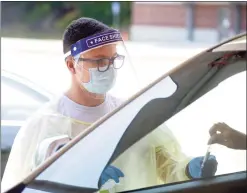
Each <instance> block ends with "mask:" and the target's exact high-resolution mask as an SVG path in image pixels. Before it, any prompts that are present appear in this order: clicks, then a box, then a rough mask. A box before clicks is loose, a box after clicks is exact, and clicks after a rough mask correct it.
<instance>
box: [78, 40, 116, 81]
mask: <svg viewBox="0 0 247 193" xmlns="http://www.w3.org/2000/svg"><path fill="white" fill-rule="evenodd" d="M116 54H117V49H116V45H112V44H110V45H106V46H102V47H99V48H96V49H93V50H91V51H89V52H86V53H83V54H81V55H80V58H81V59H82V60H80V59H79V60H78V63H77V65H75V69H76V73H78V75H79V77H80V80H81V81H82V82H85V83H87V82H89V81H90V74H89V69H90V68H100V67H107V66H108V65H109V64H108V63H107V62H100V63H99V62H96V61H97V60H98V59H102V58H112V57H114V56H115V55H116ZM84 59H85V60H84ZM87 59H89V60H87Z"/></svg>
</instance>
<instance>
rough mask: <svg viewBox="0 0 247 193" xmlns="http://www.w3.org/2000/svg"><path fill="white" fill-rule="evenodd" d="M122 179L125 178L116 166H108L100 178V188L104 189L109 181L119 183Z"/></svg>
mask: <svg viewBox="0 0 247 193" xmlns="http://www.w3.org/2000/svg"><path fill="white" fill-rule="evenodd" d="M121 177H124V174H123V172H122V171H121V170H119V169H118V168H116V167H114V166H108V167H107V168H106V169H105V170H104V171H103V173H102V174H101V176H100V179H99V188H100V187H102V186H103V185H104V184H105V183H106V182H107V181H108V180H114V181H115V182H116V183H119V178H121Z"/></svg>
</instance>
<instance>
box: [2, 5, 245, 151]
mask: <svg viewBox="0 0 247 193" xmlns="http://www.w3.org/2000/svg"><path fill="white" fill-rule="evenodd" d="M1 16H2V20H1V36H2V37H1V67H2V69H4V70H7V71H8V72H13V73H15V74H17V75H20V76H21V77H22V78H25V79H28V80H30V81H32V82H33V83H34V85H33V87H34V88H38V87H43V88H44V89H45V90H47V91H48V92H52V93H54V94H60V93H62V92H63V91H65V90H66V88H67V87H68V86H69V84H70V77H69V73H68V70H67V68H66V65H65V62H64V57H63V52H62V41H61V40H62V34H63V31H64V29H65V27H66V26H67V25H68V24H69V23H70V22H71V21H72V20H74V19H77V18H79V17H92V18H95V19H98V20H99V21H102V22H104V23H105V24H107V25H110V26H112V27H114V28H117V29H119V30H120V31H121V32H122V36H123V38H124V40H125V44H126V47H127V49H128V53H129V55H130V57H131V61H132V63H133V67H134V69H135V70H136V71H137V74H138V76H139V77H138V78H139V80H140V81H141V82H142V84H143V85H146V84H148V83H150V82H151V81H152V80H155V79H157V78H158V77H159V76H161V75H162V74H164V73H165V72H167V71H168V70H170V69H172V68H174V67H175V66H176V65H178V64H180V63H181V62H183V61H185V60H186V59H188V58H190V57H192V56H193V55H195V54H196V53H198V52H200V51H202V50H204V49H206V48H209V47H210V46H212V45H214V44H216V43H218V42H220V41H223V40H225V39H227V38H229V37H231V36H234V35H236V34H239V33H241V32H244V31H245V30H246V3H245V2H243V3H241V2H204V3H203V2H190V3H189V2H183V3H182V2H94V1H91V2H52V1H50V2H39V1H36V2H29V1H26V2H1ZM2 88H3V89H4V88H5V87H4V86H3V87H2ZM18 89H19V88H17V90H18ZM123 89H124V88H123ZM17 90H15V88H14V89H13V88H9V87H8V86H6V90H5V91H4V90H2V93H5V99H6V101H7V99H8V100H10V101H9V103H8V104H7V103H6V104H3V103H2V106H3V105H7V106H8V105H17V106H18V105H19V106H20V104H19V103H21V105H22V106H28V107H29V106H30V109H31V110H30V109H29V108H27V109H25V112H24V111H11V112H10V111H8V113H7V111H6V112H5V111H2V119H3V117H4V115H5V121H9V120H12V119H11V118H9V117H11V116H10V115H14V117H18V116H19V114H21V113H22V115H23V113H24V115H25V116H24V118H26V117H28V116H29V115H30V114H31V113H32V112H33V111H32V110H33V109H32V108H33V106H32V105H36V106H37V107H38V106H39V105H41V104H43V103H42V100H41V101H38V102H37V101H35V100H34V101H32V99H31V98H30V96H28V94H27V93H22V91H20V90H18V91H17ZM35 92H36V91H35ZM122 92H124V91H123V90H122ZM8 93H9V95H7V94H8ZM16 97H17V98H18V97H19V100H20V101H19V103H18V101H16V100H17V98H16ZM3 99H4V97H3ZM2 102H3V101H2ZM31 106H32V107H31ZM36 106H35V107H36ZM34 109H35V108H34ZM8 110H10V108H9V109H8ZM29 110H30V111H29ZM4 113H5V114H4ZM11 113H12V114H11ZM18 113H19V114H18ZM24 118H23V117H22V118H21V119H20V120H21V121H23V120H25V119H24ZM18 121H19V120H18ZM170 124H171V126H173V125H172V122H171V123H170ZM174 127H175V126H174ZM180 129H181V128H180ZM206 129H208V128H206ZM175 130H176V128H175V129H174V131H175ZM2 131H3V130H2ZM11 131H13V132H16V131H17V130H16V128H15V130H14V129H13V130H11ZM178 133H179V132H178ZM180 135H181V136H186V135H184V134H181V133H180ZM180 135H179V134H178V135H177V137H178V138H179V137H180ZM2 136H3V133H2ZM9 136H10V135H9ZM7 137H8V136H7ZM7 137H6V138H5V140H7V141H8V140H9V139H8V138H7ZM10 138H11V136H10ZM11 140H13V138H11ZM179 140H181V141H183V140H182V139H179ZM205 141H206V139H205ZM189 147H191V146H189V145H188V147H185V150H186V148H187V149H189ZM200 151H203V152H204V149H203V150H200ZM186 153H188V154H190V151H189V150H188V151H187V150H186ZM192 154H193V153H191V155H192Z"/></svg>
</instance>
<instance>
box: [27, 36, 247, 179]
mask: <svg viewBox="0 0 247 193" xmlns="http://www.w3.org/2000/svg"><path fill="white" fill-rule="evenodd" d="M244 37H246V33H245V34H240V35H238V36H235V37H234V38H231V39H229V40H227V41H225V42H222V43H220V44H217V45H216V46H214V47H212V48H209V49H207V50H205V51H203V52H201V53H199V54H197V55H196V56H194V57H192V58H191V59H188V60H187V61H185V62H183V63H182V64H181V65H179V66H177V67H176V68H174V69H172V70H171V71H170V72H167V73H166V74H164V75H163V76H162V77H160V78H159V79H157V80H156V81H154V82H152V83H151V84H150V85H149V86H147V87H146V88H144V89H143V90H141V91H140V92H138V93H137V94H136V95H134V96H133V97H132V98H131V99H129V100H128V101H127V102H126V103H124V104H122V105H121V106H120V107H119V108H117V109H116V110H114V111H113V112H111V113H109V114H108V115H107V116H105V117H103V118H102V119H100V120H99V121H97V122H96V123H94V124H93V125H92V126H90V127H89V128H88V129H87V130H86V131H85V132H83V133H81V134H80V135H79V136H78V137H76V138H75V139H73V140H72V141H71V142H70V143H69V144H68V145H66V146H65V147H64V148H62V149H61V150H60V151H59V152H58V153H57V154H56V155H54V156H52V157H51V158H50V159H49V160H47V161H46V162H45V163H44V164H42V166H41V167H39V169H37V170H35V171H34V172H33V173H32V174H31V175H29V176H28V177H27V178H26V179H25V180H24V181H23V182H24V183H25V184H28V183H30V182H32V180H33V179H34V178H35V177H36V176H38V175H39V174H40V173H41V172H42V171H44V170H45V169H46V168H47V167H49V166H50V165H51V164H52V163H54V162H55V161H56V160H57V159H58V158H60V157H61V156H62V155H63V154H69V153H70V149H73V147H74V146H75V145H76V144H77V143H78V142H80V141H81V140H82V139H83V138H84V137H86V136H87V135H88V134H89V133H91V132H92V131H94V130H95V129H97V127H99V126H102V125H103V124H104V122H105V121H107V120H109V119H110V118H111V117H112V116H114V115H115V114H117V113H121V110H123V109H124V108H125V107H127V106H128V105H131V103H132V102H133V101H135V100H136V99H138V98H139V97H141V96H142V95H143V94H145V93H146V92H148V91H149V90H150V89H151V88H153V87H156V86H157V85H158V83H159V82H161V81H163V80H164V79H165V78H167V77H168V76H169V77H170V78H171V79H172V80H173V81H174V82H175V83H176V84H177V90H176V92H175V93H174V94H173V95H172V96H171V97H168V98H156V99H154V100H152V101H150V102H149V103H147V104H146V105H144V106H143V107H142V108H141V109H140V110H139V112H138V114H137V115H136V116H135V117H134V119H133V120H132V121H131V123H130V124H129V126H128V128H127V129H126V131H125V133H124V134H123V137H122V138H121V140H120V141H119V143H118V144H117V146H116V148H115V151H114V153H113V154H112V156H111V158H110V160H109V162H112V161H114V160H115V159H116V158H117V157H118V156H119V155H120V154H121V153H123V152H124V151H125V150H126V149H128V147H130V146H131V145H133V144H134V143H135V142H137V141H138V140H140V139H141V138H142V137H144V136H146V135H147V134H148V133H150V132H151V131H153V130H154V129H155V128H157V126H158V125H161V124H162V123H163V122H165V121H166V120H168V119H169V118H171V117H172V116H173V115H175V114H176V113H178V112H179V111H181V110H182V109H184V108H185V107H186V106H188V105H189V104H191V103H192V102H193V101H195V100H196V99H198V98H199V97H200V96H202V95H204V94H205V93H207V92H208V91H210V90H211V89H213V88H214V87H215V86H217V85H218V84H219V83H220V82H222V81H223V80H225V79H227V78H228V77H230V76H233V75H234V74H237V73H239V72H242V71H246V63H244V64H243V62H239V63H238V62H235V63H234V65H231V64H232V63H229V64H228V63H226V65H224V66H223V67H216V68H213V64H214V63H215V62H216V61H218V60H220V59H222V58H224V57H225V55H226V53H227V54H229V52H230V53H232V52H234V53H235V52H236V50H235V49H229V50H227V51H214V50H215V49H217V48H219V47H220V46H224V45H226V44H228V43H229V42H234V41H236V40H237V41H236V42H238V39H239V38H244ZM237 51H239V50H237ZM241 51H242V52H238V53H237V54H240V53H241V54H243V51H244V54H245V56H246V49H245V50H241ZM211 65H212V66H211ZM211 67H212V68H211ZM215 77H216V78H215ZM199 88H200V89H199ZM198 89H199V90H198ZM154 109H155V110H154ZM164 109H166V110H165V111H164ZM145 119H146V120H152V121H145V122H143V121H141V120H145ZM140 128H141V130H140ZM63 157H64V156H63ZM54 164H55V163H54ZM54 164H53V165H54Z"/></svg>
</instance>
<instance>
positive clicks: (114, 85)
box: [65, 30, 139, 99]
mask: <svg viewBox="0 0 247 193" xmlns="http://www.w3.org/2000/svg"><path fill="white" fill-rule="evenodd" d="M69 55H71V56H72V57H73V60H74V65H75V70H76V77H77V79H78V81H79V82H80V85H81V88H82V89H83V90H84V91H85V92H86V93H87V94H88V95H90V97H95V98H102V97H105V94H106V93H110V94H111V95H113V96H115V97H117V98H122V99H123V98H125V99H127V98H129V97H131V96H132V95H133V94H135V93H136V92H137V91H138V88H139V87H138V81H137V76H136V73H135V70H134V66H133V65H132V64H131V62H130V58H129V54H128V52H127V50H126V47H125V45H124V42H123V39H122V37H121V34H120V32H118V31H117V30H111V31H109V32H104V33H100V34H97V35H94V36H90V37H87V38H84V39H81V40H79V41H77V42H76V43H75V44H73V45H72V46H71V51H70V52H69V53H67V54H66V55H65V57H68V56H69Z"/></svg>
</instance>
